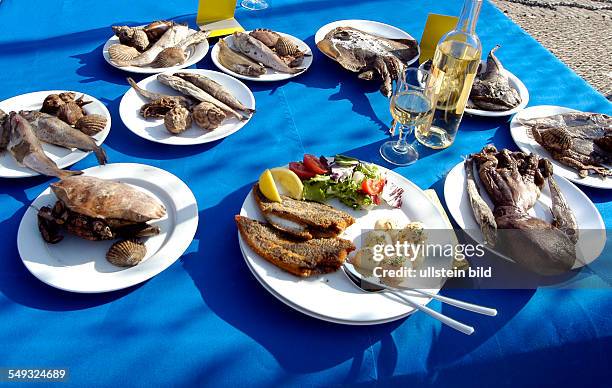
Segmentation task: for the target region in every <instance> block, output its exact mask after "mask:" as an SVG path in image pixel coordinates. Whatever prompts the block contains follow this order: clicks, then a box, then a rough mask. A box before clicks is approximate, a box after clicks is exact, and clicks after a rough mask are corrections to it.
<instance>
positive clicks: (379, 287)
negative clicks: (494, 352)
mask: <svg viewBox="0 0 612 388" xmlns="http://www.w3.org/2000/svg"><path fill="white" fill-rule="evenodd" d="M342 271H343V272H344V274H345V275H346V277H348V278H349V280H350V281H351V282H352V283H353V284H354V285H355V286H356V287H357V288H359V289H360V290H362V291H365V292H381V291H387V292H389V293H390V294H393V295H395V296H396V297H398V298H400V299H401V300H402V301H404V302H405V303H406V304H408V305H410V306H412V307H414V308H415V309H417V310H420V311H422V312H424V313H426V314H427V315H429V316H431V317H432V318H435V319H437V320H439V321H440V322H442V323H444V324H445V325H448V326H450V327H452V328H453V329H455V330H458V331H460V332H462V333H464V334H467V335H470V334H472V333H473V332H474V328H473V327H472V326H468V325H466V324H464V323H461V322H459V321H456V320H454V319H452V318H450V317H447V316H446V315H444V314H441V313H439V312H437V311H435V310H432V309H430V308H429V307H427V306H421V305H419V304H416V303H414V302H413V301H411V300H410V299H408V298H406V297H405V295H403V294H402V293H401V291H403V290H400V289H397V288H394V287H390V286H387V285H385V284H380V283H375V282H372V281H369V280H367V279H365V278H364V277H362V276H361V275H357V274H355V273H354V272H353V271H352V270H351V269H349V268H348V267H347V265H346V264H345V265H343V266H342ZM410 291H414V292H417V293H420V294H422V295H426V296H428V297H430V298H433V299H436V300H439V301H441V302H444V303H448V304H450V305H453V306H455V307H458V308H462V309H465V310H469V311H473V312H476V313H479V314H485V315H489V316H495V315H497V310H495V309H491V308H488V307H482V306H478V305H474V304H471V303H467V302H462V301H459V300H456V299H452V298H448V297H445V296H440V295H435V294H432V293H430V292H427V291H423V290H418V289H411V290H410Z"/></svg>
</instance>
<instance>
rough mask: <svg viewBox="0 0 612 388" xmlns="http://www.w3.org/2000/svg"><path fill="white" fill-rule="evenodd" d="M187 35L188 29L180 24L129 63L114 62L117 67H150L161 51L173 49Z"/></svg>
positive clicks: (171, 28)
mask: <svg viewBox="0 0 612 388" xmlns="http://www.w3.org/2000/svg"><path fill="white" fill-rule="evenodd" d="M188 35H189V28H188V27H187V26H183V25H180V24H177V25H174V26H172V27H170V28H169V29H168V30H167V31H166V32H164V34H163V35H162V37H161V38H159V40H158V41H157V42H155V43H154V44H153V45H152V46H151V47H149V49H148V50H146V51H145V52H143V53H141V54H140V55H139V56H137V57H136V58H134V59H131V60H129V61H115V64H116V65H117V66H120V67H123V66H147V65H150V64H151V63H152V62H153V61H155V58H157V56H158V55H159V53H160V52H162V50H163V49H165V48H168V47H174V46H176V45H177V44H179V43H180V42H181V41H182V40H183V39H185V38H186V37H187V36H188Z"/></svg>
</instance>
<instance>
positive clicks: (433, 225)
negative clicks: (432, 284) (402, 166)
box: [238, 167, 451, 325]
mask: <svg viewBox="0 0 612 388" xmlns="http://www.w3.org/2000/svg"><path fill="white" fill-rule="evenodd" d="M379 168H380V169H381V170H382V171H386V173H387V179H388V180H389V181H390V182H393V183H395V184H396V185H398V186H400V187H402V188H403V189H404V203H403V206H402V208H401V209H392V208H390V207H388V206H386V205H383V206H379V207H377V208H375V209H374V210H370V211H363V210H362V211H355V210H353V209H350V208H348V207H346V206H344V205H342V204H340V202H338V201H336V200H333V201H331V202H330V205H332V206H334V207H336V208H338V209H341V210H344V211H346V212H348V213H349V214H351V215H352V216H353V217H355V218H356V220H357V221H356V223H355V224H353V225H352V226H351V227H349V228H348V229H347V230H346V231H345V232H344V233H343V234H342V235H341V237H343V238H346V239H349V240H353V241H354V243H355V245H356V246H357V248H359V245H360V244H359V243H360V241H359V239H358V236H359V235H360V234H361V233H362V230H364V229H373V227H374V223H375V221H376V220H377V219H379V218H382V217H393V218H395V219H397V220H398V221H400V223H401V222H404V223H407V222H409V221H410V220H412V221H417V220H418V221H421V222H423V223H424V225H425V228H426V229H448V227H447V224H446V221H445V220H444V217H443V216H442V214H441V213H440V212H439V210H438V209H437V208H436V206H435V205H434V204H433V203H432V202H431V201H430V199H429V198H428V197H427V196H426V194H425V193H424V192H423V191H422V190H421V189H420V188H418V187H417V186H416V185H415V184H413V183H412V182H410V181H409V180H407V179H406V178H404V177H402V176H401V175H399V174H397V173H395V172H393V171H390V170H385V169H384V168H382V167H379ZM240 214H241V215H242V216H246V217H249V218H252V219H256V220H260V221H263V220H264V219H263V217H262V216H261V214H260V211H259V208H258V207H257V204H256V203H255V200H254V199H253V194H252V192H249V194H248V196H247V198H246V199H245V201H244V203H243V204H242V209H241V210H240ZM238 240H239V243H240V249H241V251H242V254H243V256H244V259H245V261H246V263H247V265H248V267H249V269H250V270H251V272H252V273H253V275H254V276H255V278H256V279H257V280H258V281H259V282H260V283H261V284H262V285H263V286H264V288H265V289H267V290H268V291H270V293H271V294H272V295H274V296H275V297H277V298H278V299H279V300H281V301H282V302H284V303H285V304H287V305H288V306H290V307H292V308H294V309H296V310H298V311H300V312H302V313H304V314H307V315H310V316H312V317H314V318H317V319H322V320H325V321H330V322H336V323H342V324H351V325H372V324H378V323H384V322H391V321H394V320H397V319H400V318H402V317H405V316H407V315H409V314H411V313H413V312H414V311H415V310H414V309H413V308H412V307H410V306H408V305H406V304H405V303H401V302H398V301H396V300H395V299H393V298H392V297H389V295H388V294H383V293H366V292H363V291H361V290H359V289H357V288H356V287H355V286H354V285H353V283H352V282H351V281H350V280H349V279H348V278H347V277H346V275H344V273H343V272H342V270H341V269H340V270H338V271H336V272H334V273H330V274H326V275H319V276H312V277H310V278H298V277H296V276H294V275H291V274H290V273H288V272H285V271H283V270H281V269H280V268H278V267H276V266H274V265H273V264H271V263H270V262H268V261H267V260H265V259H263V258H262V257H260V256H259V255H257V254H256V253H255V252H253V250H252V249H251V248H250V247H249V246H248V245H247V244H246V243H245V242H244V240H243V239H242V236H240V233H238ZM450 242H451V240H450V236H449V241H448V243H450ZM428 291H430V292H433V293H438V292H439V288H437V289H430V290H428ZM409 299H410V300H412V301H413V302H415V303H417V304H419V305H425V304H427V303H428V302H429V300H430V298H427V297H423V296H417V295H411V296H409Z"/></svg>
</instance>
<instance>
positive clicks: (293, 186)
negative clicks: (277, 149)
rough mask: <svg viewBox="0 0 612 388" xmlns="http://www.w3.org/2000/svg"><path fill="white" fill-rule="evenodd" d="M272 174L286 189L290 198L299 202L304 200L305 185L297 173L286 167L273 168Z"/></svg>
mask: <svg viewBox="0 0 612 388" xmlns="http://www.w3.org/2000/svg"><path fill="white" fill-rule="evenodd" d="M270 172H271V173H272V176H273V177H274V181H276V182H278V183H279V184H280V185H281V186H282V187H283V189H285V191H286V192H287V195H288V196H289V197H291V198H293V199H298V200H300V199H302V192H303V191H304V185H303V184H302V180H301V179H300V177H299V176H297V174H296V173H294V172H293V171H291V170H290V169H288V168H284V167H278V168H273V169H272V170H270Z"/></svg>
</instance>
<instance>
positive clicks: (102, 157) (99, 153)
mask: <svg viewBox="0 0 612 388" xmlns="http://www.w3.org/2000/svg"><path fill="white" fill-rule="evenodd" d="M94 153H95V154H96V159H98V163H99V164H106V162H107V161H108V159H107V157H106V151H104V149H103V148H102V147H100V146H97V147H96V148H94Z"/></svg>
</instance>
